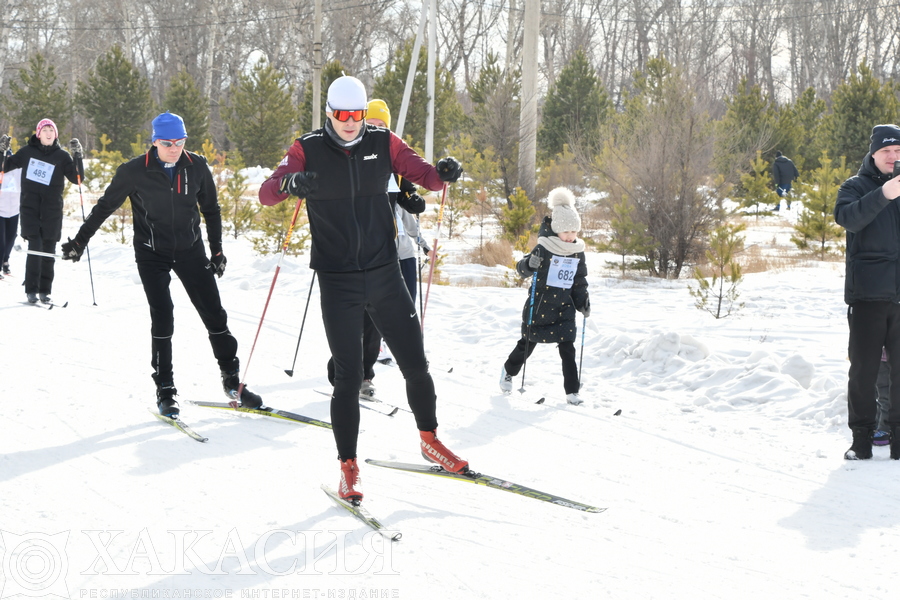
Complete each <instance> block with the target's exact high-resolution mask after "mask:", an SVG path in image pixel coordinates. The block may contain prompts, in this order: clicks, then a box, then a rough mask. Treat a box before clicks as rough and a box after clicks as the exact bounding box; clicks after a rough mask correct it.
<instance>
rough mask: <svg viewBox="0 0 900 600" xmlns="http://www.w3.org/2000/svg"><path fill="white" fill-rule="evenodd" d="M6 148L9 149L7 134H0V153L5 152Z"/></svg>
mask: <svg viewBox="0 0 900 600" xmlns="http://www.w3.org/2000/svg"><path fill="white" fill-rule="evenodd" d="M7 150H9V136H8V135H4V136H0V154H6V151H7Z"/></svg>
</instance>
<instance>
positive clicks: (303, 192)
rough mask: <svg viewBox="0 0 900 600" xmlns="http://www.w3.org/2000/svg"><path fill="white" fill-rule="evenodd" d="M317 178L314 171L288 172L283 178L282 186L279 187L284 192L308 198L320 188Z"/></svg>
mask: <svg viewBox="0 0 900 600" xmlns="http://www.w3.org/2000/svg"><path fill="white" fill-rule="evenodd" d="M315 179H316V174H315V173H314V172H312V171H300V172H298V173H288V174H287V175H285V176H284V177H282V178H281V186H280V187H279V188H278V189H279V190H280V191H281V193H282V194H284V193H287V194H291V195H292V196H297V197H298V198H306V197H307V196H308V195H310V194H312V193H313V192H315V191H316V190H317V189H319V186H318V185H317V184H316V182H315Z"/></svg>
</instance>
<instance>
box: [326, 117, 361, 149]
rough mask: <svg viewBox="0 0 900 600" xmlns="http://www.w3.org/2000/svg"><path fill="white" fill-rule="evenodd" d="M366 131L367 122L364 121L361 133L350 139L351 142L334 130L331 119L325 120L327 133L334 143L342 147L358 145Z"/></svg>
mask: <svg viewBox="0 0 900 600" xmlns="http://www.w3.org/2000/svg"><path fill="white" fill-rule="evenodd" d="M365 131H366V124H365V123H363V126H362V127H360V129H359V135H358V136H356V137H355V138H353V139H352V140H350V141H349V142H347V141H345V140H344V139H343V138H342V137H341V136H339V135H338V132H337V131H335V130H334V127H332V126H331V120H330V119H329V120H327V121H325V133H327V134H328V137H330V138H331V139H332V140H334V143H335V144H337V145H338V146H340V147H341V148H352V147H353V146H355V145H357V144H358V143H359V141H360V140H361V139H362V136H363V133H365Z"/></svg>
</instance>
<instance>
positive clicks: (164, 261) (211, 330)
mask: <svg viewBox="0 0 900 600" xmlns="http://www.w3.org/2000/svg"><path fill="white" fill-rule="evenodd" d="M135 259H136V261H137V266H138V273H139V274H140V276H141V283H142V284H143V286H144V293H145V294H146V295H147V303H148V304H149V305H150V335H151V336H152V344H151V346H152V352H153V355H152V358H151V360H150V364H151V366H152V367H153V380H154V381H155V382H156V383H157V385H162V384H169V383H174V375H173V371H172V335H173V334H174V332H175V310H174V305H173V304H172V295H171V293H170V291H169V284H170V283H171V281H172V276H171V272H172V271H174V272H175V274H176V275H177V276H178V278H179V279H180V280H181V285H182V286H184V290H185V291H186V292H187V295H188V298H190V300H191V303H192V304H193V305H194V308H196V309H197V314H198V315H200V319H201V320H202V321H203V324H204V325H205V326H206V331H207V332H208V334H209V342H210V344H211V345H212V350H213V356H215V357H216V360H217V361H218V363H219V369H220V370H223V371H228V372H232V371H234V370H236V369H237V368H238V366H239V363H238V360H237V348H238V344H237V340H236V339H235V338H234V336H233V335H231V332H230V331H228V315H227V314H226V313H225V309H224V308H222V302H221V300H220V298H219V288H218V286H217V285H216V277H215V275H214V274H213V272H212V271H211V270H210V269H207V268H206V265H207V264H209V259H208V258H207V257H206V252H205V251H204V249H203V246H202V245H200V244H196V245H195V246H193V247H192V248H191V249H190V250H187V251H185V252H183V253H178V254H176V255H175V256H174V257H167V256H162V255H160V254H158V253H156V252H152V251H150V250H145V249H142V248H136V250H135Z"/></svg>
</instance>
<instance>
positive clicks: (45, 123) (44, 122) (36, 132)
mask: <svg viewBox="0 0 900 600" xmlns="http://www.w3.org/2000/svg"><path fill="white" fill-rule="evenodd" d="M48 125H49V126H50V127H52V128H53V132H54V133H55V134H56V137H59V129H57V128H56V123H54V122H53V121H51V120H50V119H41V122H40V123H38V124H37V128H35V130H34V135H41V129H43V128H44V127H47V126H48Z"/></svg>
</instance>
